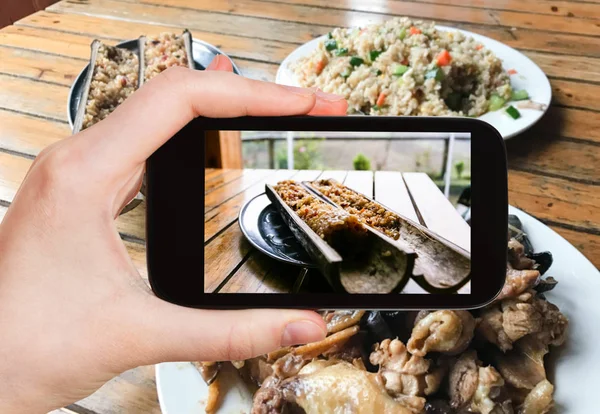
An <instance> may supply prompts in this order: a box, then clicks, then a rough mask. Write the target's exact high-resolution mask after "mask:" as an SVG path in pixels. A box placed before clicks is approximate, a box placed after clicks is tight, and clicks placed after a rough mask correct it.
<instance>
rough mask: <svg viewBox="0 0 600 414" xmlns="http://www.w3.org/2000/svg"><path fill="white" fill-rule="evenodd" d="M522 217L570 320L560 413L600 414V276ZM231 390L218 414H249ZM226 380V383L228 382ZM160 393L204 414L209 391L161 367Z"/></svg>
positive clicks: (237, 391)
mask: <svg viewBox="0 0 600 414" xmlns="http://www.w3.org/2000/svg"><path fill="white" fill-rule="evenodd" d="M509 212H510V214H515V215H517V216H518V217H519V218H520V219H521V221H522V222H523V228H524V229H525V232H526V233H527V235H528V236H529V239H530V240H531V243H532V245H533V247H534V250H535V251H536V252H541V251H550V252H552V254H553V256H554V263H553V264H552V267H550V269H549V270H548V272H547V273H546V275H550V276H554V278H556V280H558V282H559V283H558V286H557V287H556V288H555V289H554V290H553V291H551V292H548V293H547V294H546V296H547V297H548V299H549V300H550V301H552V302H553V303H555V304H556V305H557V306H558V307H559V308H560V309H561V311H563V312H564V313H565V314H566V315H567V317H568V318H569V320H570V324H569V331H568V335H567V342H566V344H565V345H564V346H563V347H561V348H559V349H557V348H553V349H552V351H551V352H550V359H551V360H552V362H550V363H549V367H550V369H549V371H550V380H551V381H552V383H553V384H554V385H555V391H556V393H555V399H556V402H557V404H556V410H555V411H556V412H558V413H575V414H579V413H594V412H598V408H597V407H598V400H597V398H598V397H597V395H596V392H597V388H598V370H599V369H600V346H599V344H600V329H597V328H596V325H597V323H598V321H599V320H600V301H599V300H598V295H599V294H600V272H598V270H597V269H596V268H595V267H594V265H593V264H592V263H590V261H588V260H587V259H586V258H585V257H584V256H583V255H582V254H581V253H580V252H579V251H578V250H577V249H576V248H575V247H573V246H572V245H571V244H569V242H567V241H566V240H565V239H563V238H562V237H561V236H559V235H558V234H557V233H555V232H554V231H553V230H551V229H550V228H548V227H546V226H545V225H544V224H542V223H540V222H539V221H537V220H536V219H534V218H533V217H531V216H529V215H528V214H525V213H523V212H522V211H521V210H519V209H516V208H514V207H510V210H509ZM552 367H553V368H554V369H553V368H552ZM226 376H227V381H226V382H229V384H232V385H230V389H231V391H229V392H228V393H227V394H226V396H225V398H224V400H223V405H222V408H221V409H220V410H219V411H218V414H227V413H234V412H235V413H242V414H243V413H249V412H250V406H251V399H252V397H251V395H250V393H249V392H248V390H247V388H245V386H244V384H243V383H242V382H241V381H240V380H239V377H238V376H237V374H236V373H235V372H233V368H232V369H230V370H228V371H227V375H226ZM224 379H225V378H224ZM156 387H157V389H158V398H159V400H160V407H161V409H162V411H163V413H164V414H204V410H203V407H204V405H203V402H204V401H205V400H206V395H207V386H206V384H205V383H204V381H203V380H202V378H201V377H200V374H199V373H198V371H197V370H196V368H195V367H194V366H193V365H192V364H190V363H166V364H159V365H157V366H156Z"/></svg>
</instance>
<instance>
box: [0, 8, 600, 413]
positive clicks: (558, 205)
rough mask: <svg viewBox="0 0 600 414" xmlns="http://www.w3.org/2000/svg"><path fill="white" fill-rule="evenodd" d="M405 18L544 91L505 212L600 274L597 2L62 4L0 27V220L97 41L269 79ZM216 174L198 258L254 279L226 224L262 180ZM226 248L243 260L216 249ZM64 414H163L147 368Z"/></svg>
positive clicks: (128, 226)
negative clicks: (544, 104) (187, 55)
mask: <svg viewBox="0 0 600 414" xmlns="http://www.w3.org/2000/svg"><path fill="white" fill-rule="evenodd" d="M402 15H406V16H411V17H414V18H424V19H433V20H435V21H437V22H439V23H440V24H444V25H448V26H455V27H458V28H463V29H466V30H470V31H473V32H476V33H480V34H482V35H485V36H489V37H491V38H493V39H496V40H499V41H501V42H503V43H506V44H507V45H509V46H512V47H514V48H516V49H518V50H520V51H521V52H523V53H524V54H525V55H527V56H528V57H529V58H531V59H532V60H533V61H534V62H536V63H537V64H538V65H539V66H540V67H541V68H542V70H543V71H544V72H545V73H546V74H547V75H548V77H549V78H550V83H551V85H552V90H553V102H552V105H551V107H550V109H549V111H548V114H547V115H546V116H545V117H544V118H543V119H542V120H541V122H539V123H538V124H537V125H536V126H535V127H534V128H532V129H531V130H529V131H527V132H525V133H524V134H522V135H521V136H518V137H516V138H513V139H511V140H509V141H508V142H507V150H508V162H509V168H510V170H509V175H508V179H509V199H510V203H511V204H512V205H514V206H516V207H519V208H521V209H523V210H524V211H526V212H527V213H529V214H531V215H533V216H534V217H536V218H538V219H539V220H541V221H543V222H544V223H546V224H547V225H548V226H550V227H551V228H552V229H554V230H555V231H557V232H558V233H559V234H561V235H562V236H563V237H565V238H566V239H567V240H568V241H570V242H571V243H572V244H573V245H575V246H576V247H577V248H578V249H579V250H580V251H582V252H583V254H585V255H586V256H587V257H588V258H589V259H590V260H591V261H592V262H593V263H594V264H595V265H596V266H599V265H600V191H599V189H600V188H599V184H600V168H599V165H600V99H598V96H600V0H588V1H586V2H582V1H573V2H570V1H567V0H505V1H502V2H496V1H491V0H489V1H486V0H465V1H463V0H446V1H444V0H410V1H397V0H391V1H384V0H378V1H370V0H364V1H362V2H361V1H356V0H339V1H335V2H332V1H330V0H328V1H325V0H280V1H272V0H268V1H261V0H237V1H224V0H143V1H133V0H65V1H61V2H58V3H56V4H54V5H52V6H50V7H48V8H47V9H46V10H44V11H40V12H37V13H35V14H33V15H30V16H28V17H25V18H23V19H21V20H19V21H17V22H16V23H15V24H14V25H11V26H7V27H5V28H3V29H2V30H0V219H1V218H2V217H3V216H4V213H5V211H6V209H7V207H8V206H9V205H10V203H11V201H12V199H13V197H14V195H15V192H16V190H17V188H18V186H19V184H20V183H21V181H22V179H23V177H24V176H25V173H26V172H27V169H28V168H29V167H30V165H31V163H32V161H33V159H34V158H35V156H36V155H37V154H38V153H39V152H40V151H41V150H42V149H43V148H44V147H45V146H47V145H49V144H52V143H53V142H56V141H58V140H60V139H62V138H64V137H66V136H68V135H69V134H70V129H69V124H68V122H67V110H66V108H67V96H68V93H69V87H70V85H71V84H72V83H73V81H74V80H75V77H76V76H77V74H78V73H79V72H80V71H81V69H82V68H83V67H84V66H85V64H86V63H87V60H88V57H89V44H90V42H91V41H92V40H93V39H95V38H99V39H102V40H103V41H105V42H107V43H117V42H119V41H123V40H126V39H133V38H137V37H138V36H139V35H141V34H154V33H158V32H161V31H172V30H179V29H180V28H184V27H187V28H189V29H190V30H191V31H192V34H193V35H194V37H196V38H198V39H202V40H204V41H207V42H209V43H212V44H214V45H216V46H218V47H220V48H222V49H223V50H224V51H225V52H226V53H228V54H229V55H230V56H231V57H232V58H233V59H234V60H235V61H236V63H237V64H238V65H239V67H240V69H241V70H242V72H243V74H244V75H246V76H248V77H251V78H255V79H262V80H269V81H273V80H274V78H275V72H276V70H277V66H278V64H279V63H280V62H281V61H282V60H283V58H284V57H285V56H287V54H289V53H290V52H291V51H292V50H293V49H295V48H296V47H298V46H299V45H300V44H302V43H304V42H306V41H308V40H311V39H312V38H314V37H316V36H318V35H321V34H323V33H327V32H328V31H330V30H331V28H333V27H336V26H351V25H364V24H367V23H375V22H380V21H383V20H385V19H387V18H389V17H391V16H402ZM211 173H213V178H214V181H213V182H211V185H212V187H211V188H212V191H210V192H209V193H208V194H207V200H206V211H205V220H206V230H205V235H204V240H205V248H206V249H207V254H208V255H211V254H212V255H213V256H214V255H219V254H226V255H228V257H227V258H226V260H224V261H223V263H225V264H224V265H223V266H220V267H219V268H218V269H215V271H218V272H222V274H226V275H230V274H231V273H232V272H233V271H234V270H237V273H236V274H238V273H239V272H251V271H252V269H253V268H255V267H256V266H261V263H260V262H261V261H262V260H263V258H262V257H261V256H258V255H256V254H253V252H252V250H251V249H250V246H249V245H247V244H246V243H245V242H244V241H242V239H241V234H240V231H239V228H238V226H237V225H236V224H235V219H236V217H237V213H238V211H239V209H240V207H241V204H242V202H243V201H244V199H245V196H244V194H245V192H244V190H245V189H246V188H249V187H251V186H252V185H254V184H256V182H259V181H260V180H261V179H264V177H262V176H261V172H260V170H254V171H235V170H229V171H217V170H215V171H209V172H208V174H211ZM240 174H242V176H240ZM246 174H250V176H249V177H246ZM269 174H270V172H269ZM219 180H220V181H219ZM235 183H237V184H235ZM144 213H145V208H144V205H143V204H142V205H141V206H140V207H138V208H136V209H135V210H133V211H131V212H129V213H127V214H125V215H123V216H121V217H120V218H119V219H118V229H119V231H120V233H121V234H122V236H123V239H124V243H125V244H126V246H127V248H128V250H129V252H130V254H131V256H132V258H133V261H134V263H135V265H136V267H137V268H138V269H139V271H140V273H141V274H142V276H143V277H146V270H145V260H144V254H145V251H144V226H143V222H144ZM231 243H238V245H239V249H227V250H221V249H220V248H219V247H220V246H228V247H229V246H231V245H232V244H231ZM219 250H221V253H219ZM555 254H560V252H555ZM214 257H217V256H214ZM263 265H264V264H263ZM207 266H210V262H207ZM241 274H243V273H241ZM72 412H76V413H84V414H85V413H93V414H105V413H159V412H160V409H159V406H158V402H157V395H156V390H155V384H154V371H153V368H152V367H141V368H137V369H135V370H132V371H129V372H127V373H125V374H123V375H121V376H119V377H117V378H115V379H114V380H112V381H111V382H109V383H108V384H106V385H105V386H104V387H103V388H102V389H100V390H99V391H98V392H97V393H96V394H94V395H92V396H91V397H89V398H87V399H85V400H83V401H80V402H78V403H76V404H74V405H72V406H70V407H68V408H67V409H64V410H60V411H58V412H57V413H61V414H65V413H66V414H68V413H72Z"/></svg>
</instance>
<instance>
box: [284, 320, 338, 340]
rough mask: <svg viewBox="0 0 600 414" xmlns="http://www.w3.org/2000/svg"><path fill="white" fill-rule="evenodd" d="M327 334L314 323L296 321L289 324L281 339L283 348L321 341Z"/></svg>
mask: <svg viewBox="0 0 600 414" xmlns="http://www.w3.org/2000/svg"><path fill="white" fill-rule="evenodd" d="M326 334H327V333H326V332H325V331H324V330H323V328H322V327H320V326H319V325H317V324H316V323H314V322H312V321H308V320H305V321H295V322H291V323H289V324H287V326H286V327H285V330H284V331H283V335H282V337H281V346H290V345H299V344H307V343H310V342H316V341H320V340H321V339H323V338H325V335H326Z"/></svg>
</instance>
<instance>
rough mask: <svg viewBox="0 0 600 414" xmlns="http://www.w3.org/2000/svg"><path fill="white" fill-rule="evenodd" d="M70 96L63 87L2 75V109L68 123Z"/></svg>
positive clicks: (0, 77)
mask: <svg viewBox="0 0 600 414" xmlns="http://www.w3.org/2000/svg"><path fill="white" fill-rule="evenodd" d="M68 96H69V88H67V87H65V86H62V85H54V84H49V83H42V82H35V81H33V80H30V79H22V78H15V77H13V76H7V75H0V108H5V109H11V110H13V111H19V112H24V113H26V114H30V115H37V116H42V117H47V118H52V119H54V120H58V121H66V120H67V101H68Z"/></svg>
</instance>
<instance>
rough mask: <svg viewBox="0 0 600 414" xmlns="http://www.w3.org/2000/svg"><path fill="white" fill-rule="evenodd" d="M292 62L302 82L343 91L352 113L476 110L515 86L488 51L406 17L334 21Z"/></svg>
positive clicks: (460, 112) (423, 113) (466, 113)
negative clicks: (348, 24)
mask: <svg viewBox="0 0 600 414" xmlns="http://www.w3.org/2000/svg"><path fill="white" fill-rule="evenodd" d="M292 69H293V71H294V74H295V76H296V79H297V81H298V83H299V84H300V85H301V86H303V87H317V88H319V89H321V90H323V91H324V92H328V93H334V94H338V95H342V96H344V97H345V98H346V99H347V100H348V103H349V108H348V112H349V113H363V114H368V115H413V116H415V115H418V116H470V117H477V116H480V115H483V114H484V113H486V112H488V110H489V105H490V102H489V100H490V97H492V95H497V96H499V97H500V98H502V99H504V100H509V99H510V97H511V93H512V89H511V85H510V78H509V75H508V73H507V72H506V71H505V70H504V69H503V68H502V62H501V60H500V59H499V58H498V57H496V56H495V55H494V53H492V51H490V50H489V49H486V48H485V47H483V45H481V44H480V43H479V42H478V41H476V40H475V39H473V38H472V37H469V36H466V35H464V34H463V33H461V32H458V31H441V30H438V29H436V28H435V25H434V23H426V22H422V21H413V20H410V19H408V18H395V19H392V20H388V21H386V22H384V23H381V24H376V25H372V26H368V27H365V28H362V29H360V28H354V29H345V28H337V29H334V30H333V31H332V32H331V33H329V34H328V38H327V39H326V40H324V41H322V42H320V43H319V46H318V47H317V49H316V50H315V51H314V52H313V53H312V54H311V55H309V56H308V57H305V58H302V59H300V60H299V61H297V62H296V63H295V64H293V66H292Z"/></svg>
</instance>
